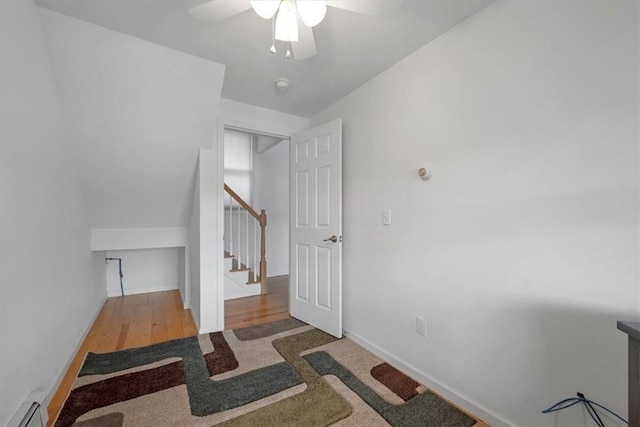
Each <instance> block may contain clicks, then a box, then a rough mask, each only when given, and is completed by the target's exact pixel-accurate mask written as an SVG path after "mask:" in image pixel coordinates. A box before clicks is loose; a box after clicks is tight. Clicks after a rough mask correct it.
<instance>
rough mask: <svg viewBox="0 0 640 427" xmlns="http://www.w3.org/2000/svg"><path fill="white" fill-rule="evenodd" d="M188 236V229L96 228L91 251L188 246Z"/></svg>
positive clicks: (93, 232) (93, 233)
mask: <svg viewBox="0 0 640 427" xmlns="http://www.w3.org/2000/svg"><path fill="white" fill-rule="evenodd" d="M188 234H189V229H188V228H187V227H163V228H94V229H92V230H91V250H94V251H110V250H116V249H140V248H171V247H176V246H187V243H188Z"/></svg>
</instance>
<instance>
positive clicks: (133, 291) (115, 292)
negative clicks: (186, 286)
mask: <svg viewBox="0 0 640 427" xmlns="http://www.w3.org/2000/svg"><path fill="white" fill-rule="evenodd" d="M177 289H178V287H177V286H156V287H151V288H134V289H126V288H125V290H124V294H125V296H126V295H138V294H148V293H151V292H164V291H175V290H177ZM121 295H122V294H121V293H120V289H115V290H113V289H110V290H109V291H108V296H109V298H111V297H119V296H121Z"/></svg>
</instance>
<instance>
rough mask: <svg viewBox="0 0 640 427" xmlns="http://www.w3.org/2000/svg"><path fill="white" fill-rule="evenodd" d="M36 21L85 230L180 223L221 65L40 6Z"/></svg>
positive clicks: (216, 97) (185, 219) (212, 117)
mask: <svg viewBox="0 0 640 427" xmlns="http://www.w3.org/2000/svg"><path fill="white" fill-rule="evenodd" d="M41 17H42V22H43V26H44V30H45V35H46V38H47V43H48V48H49V51H50V57H51V63H52V66H53V69H54V74H55V76H56V81H57V86H58V92H59V96H60V99H61V104H62V108H63V111H64V113H65V116H66V118H67V125H68V127H69V133H70V135H71V138H72V142H73V144H74V151H75V156H76V162H77V164H78V167H79V176H78V179H80V180H81V181H82V183H83V189H84V192H85V197H86V199H87V200H86V202H87V203H86V204H87V206H88V208H89V221H90V226H91V227H92V228H132V227H176V226H188V225H189V217H190V209H191V200H192V197H193V184H194V179H195V170H196V169H195V166H196V160H197V157H198V151H199V149H200V148H207V147H210V146H211V144H212V142H213V139H214V137H215V133H216V125H217V116H218V108H219V101H220V93H221V90H222V81H223V78H224V68H225V67H224V66H223V65H221V64H217V63H215V62H212V61H209V60H205V59H202V58H199V57H195V56H192V55H188V54H185V53H182V52H178V51H175V50H172V49H168V48H166V47H163V46H159V45H156V44H153V43H149V42H147V41H144V40H140V39H137V38H134V37H131V36H128V35H125V34H121V33H118V32H115V31H112V30H108V29H105V28H102V27H99V26H96V25H93V24H90V23H87V22H84V21H80V20H77V19H74V18H70V17H67V16H64V15H61V14H58V13H54V12H51V11H48V10H41Z"/></svg>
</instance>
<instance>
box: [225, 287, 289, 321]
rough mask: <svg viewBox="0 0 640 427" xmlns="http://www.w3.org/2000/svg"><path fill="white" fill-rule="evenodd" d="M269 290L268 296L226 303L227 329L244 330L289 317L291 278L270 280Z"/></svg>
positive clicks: (257, 296)
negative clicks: (246, 327)
mask: <svg viewBox="0 0 640 427" xmlns="http://www.w3.org/2000/svg"><path fill="white" fill-rule="evenodd" d="M267 288H268V289H269V294H267V295H256V296H253V297H246V298H238V299H233V300H229V301H225V303H224V327H225V329H236V328H244V327H245V326H252V325H258V324H260V323H267V322H273V321H276V320H282V319H286V318H287V317H289V276H277V277H270V278H268V279H267Z"/></svg>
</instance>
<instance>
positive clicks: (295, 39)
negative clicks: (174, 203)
mask: <svg viewBox="0 0 640 427" xmlns="http://www.w3.org/2000/svg"><path fill="white" fill-rule="evenodd" d="M402 2H403V0H394V1H363V0H210V1H208V2H206V3H203V4H200V5H198V6H194V7H192V8H190V9H189V12H190V13H191V14H192V15H193V16H194V17H195V18H196V19H198V20H200V21H202V22H205V23H215V22H220V21H223V20H225V19H227V18H230V17H232V16H234V15H237V14H239V13H241V12H244V11H245V10H248V9H251V8H253V10H254V11H255V12H256V13H257V14H258V15H259V16H260V17H261V18H264V19H272V20H273V24H272V25H273V26H272V28H273V31H272V43H271V49H270V50H271V53H276V47H275V40H281V41H284V42H286V43H287V53H286V57H287V59H289V58H291V54H292V52H293V58H294V59H307V58H311V57H313V56H315V55H316V54H317V50H316V43H315V38H314V35H313V30H312V27H314V26H316V25H318V24H319V23H320V22H322V20H323V19H324V17H325V14H326V11H327V6H330V7H335V8H339V9H344V10H348V11H351V12H356V13H361V14H365V15H373V16H376V15H387V14H389V13H391V12H393V11H395V10H396V9H398V8H399V7H400V6H401V5H402Z"/></svg>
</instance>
